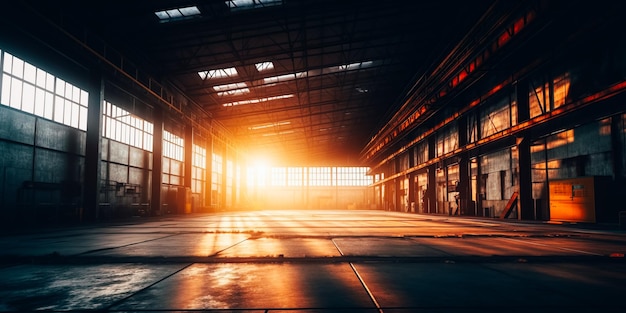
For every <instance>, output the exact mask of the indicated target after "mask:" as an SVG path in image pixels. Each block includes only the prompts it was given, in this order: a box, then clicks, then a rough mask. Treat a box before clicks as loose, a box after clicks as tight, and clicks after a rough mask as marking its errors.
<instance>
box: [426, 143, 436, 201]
mask: <svg viewBox="0 0 626 313" xmlns="http://www.w3.org/2000/svg"><path fill="white" fill-rule="evenodd" d="M427 140H428V159H429V160H432V159H434V158H435V147H436V145H437V142H436V138H435V136H430V137H428V139H427ZM427 184H428V188H426V204H427V207H426V212H428V213H437V164H432V165H430V166H428V179H427Z"/></svg>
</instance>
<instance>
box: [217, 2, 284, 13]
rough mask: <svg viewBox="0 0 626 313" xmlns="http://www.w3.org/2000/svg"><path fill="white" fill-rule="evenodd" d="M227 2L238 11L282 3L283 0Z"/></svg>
mask: <svg viewBox="0 0 626 313" xmlns="http://www.w3.org/2000/svg"><path fill="white" fill-rule="evenodd" d="M225 3H226V5H227V6H228V8H229V9H230V10H231V11H238V10H251V9H258V8H264V7H271V6H276V5H281V4H283V0H227V1H225Z"/></svg>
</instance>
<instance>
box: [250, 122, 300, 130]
mask: <svg viewBox="0 0 626 313" xmlns="http://www.w3.org/2000/svg"><path fill="white" fill-rule="evenodd" d="M289 124H291V122H290V121H283V122H275V123H269V124H262V125H255V126H250V127H248V129H249V130H257V129H265V128H271V127H278V126H283V125H289Z"/></svg>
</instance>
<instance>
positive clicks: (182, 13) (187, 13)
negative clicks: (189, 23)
mask: <svg viewBox="0 0 626 313" xmlns="http://www.w3.org/2000/svg"><path fill="white" fill-rule="evenodd" d="M154 14H155V15H156V16H157V17H158V18H159V21H160V22H161V23H165V22H171V21H176V20H184V19H189V18H193V17H196V16H200V14H201V13H200V10H199V9H198V7H197V6H190V7H183V8H176V9H169V10H162V11H156V12H154Z"/></svg>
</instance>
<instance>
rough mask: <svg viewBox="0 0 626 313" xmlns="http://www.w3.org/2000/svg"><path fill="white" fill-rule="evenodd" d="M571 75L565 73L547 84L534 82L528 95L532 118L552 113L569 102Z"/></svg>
mask: <svg viewBox="0 0 626 313" xmlns="http://www.w3.org/2000/svg"><path fill="white" fill-rule="evenodd" d="M570 81H571V79H570V75H569V73H565V74H562V75H559V76H557V77H555V78H554V79H552V81H546V82H539V83H538V82H533V83H532V85H531V91H530V92H529V94H528V97H529V98H528V105H529V109H530V117H531V118H533V117H535V116H539V115H542V114H544V113H547V112H550V111H552V110H554V109H556V108H558V107H560V106H562V105H564V104H565V103H566V102H567V98H568V96H569V90H570Z"/></svg>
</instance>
